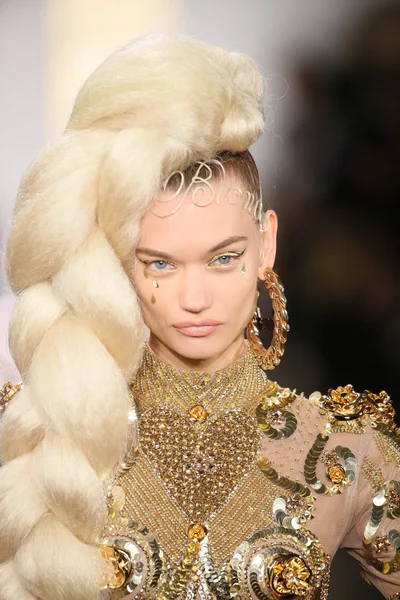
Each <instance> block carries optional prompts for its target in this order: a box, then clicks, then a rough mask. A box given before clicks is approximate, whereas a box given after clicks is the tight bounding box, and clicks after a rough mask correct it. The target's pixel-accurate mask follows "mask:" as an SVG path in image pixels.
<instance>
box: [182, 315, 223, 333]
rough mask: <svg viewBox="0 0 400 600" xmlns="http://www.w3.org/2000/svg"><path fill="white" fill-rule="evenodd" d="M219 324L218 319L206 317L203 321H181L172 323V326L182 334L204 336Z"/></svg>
mask: <svg viewBox="0 0 400 600" xmlns="http://www.w3.org/2000/svg"><path fill="white" fill-rule="evenodd" d="M219 325H222V323H221V322H220V321H214V320H210V319H207V320H205V321H197V322H196V321H182V322H180V323H174V325H173V327H174V328H175V329H177V330H178V331H179V332H180V333H182V334H183V335H187V336H189V337H205V336H207V335H210V334H211V333H213V332H214V331H215V330H216V329H217V327H218V326H219Z"/></svg>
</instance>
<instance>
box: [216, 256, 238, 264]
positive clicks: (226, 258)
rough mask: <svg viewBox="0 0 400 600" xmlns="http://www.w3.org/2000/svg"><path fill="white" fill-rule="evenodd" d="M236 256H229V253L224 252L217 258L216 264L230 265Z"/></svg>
mask: <svg viewBox="0 0 400 600" xmlns="http://www.w3.org/2000/svg"><path fill="white" fill-rule="evenodd" d="M234 258H235V257H234V256H229V255H228V254H224V255H223V256H218V258H216V259H215V264H217V265H229V264H230V263H231V262H232V261H233V259H234Z"/></svg>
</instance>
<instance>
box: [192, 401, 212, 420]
mask: <svg viewBox="0 0 400 600" xmlns="http://www.w3.org/2000/svg"><path fill="white" fill-rule="evenodd" d="M189 415H190V416H191V417H192V419H195V420H196V421H198V422H199V423H204V421H205V420H206V419H207V417H208V412H207V411H206V409H205V408H203V407H202V406H200V404H196V406H193V407H192V408H191V409H190V411H189Z"/></svg>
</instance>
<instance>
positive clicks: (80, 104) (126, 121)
mask: <svg viewBox="0 0 400 600" xmlns="http://www.w3.org/2000/svg"><path fill="white" fill-rule="evenodd" d="M263 92H264V80H263V77H262V75H261V72H260V70H259V69H258V67H257V65H256V64H255V63H254V61H253V60H252V59H250V58H249V57H248V56H246V55H243V54H239V53H234V52H232V53H230V52H227V51H226V50H223V49H222V48H220V47H218V46H213V45H209V44H205V43H204V42H201V41H199V40H197V39H195V38H192V37H189V36H186V35H177V36H147V37H144V38H140V39H139V40H137V41H135V42H133V43H132V44H129V45H128V46H126V47H124V48H122V49H120V50H118V51H117V52H115V53H114V54H112V55H111V56H110V57H109V58H108V59H107V60H106V61H105V62H104V63H103V64H101V65H100V66H99V67H98V69H97V70H96V71H95V72H94V73H93V74H92V75H91V76H90V77H89V78H88V80H87V81H86V83H85V84H84V85H83V87H82V89H81V90H80V92H79V94H78V96H77V99H76V102H75V106H74V109H73V112H72V115H71V118H70V121H69V123H68V126H67V129H82V128H89V127H91V126H93V125H94V124H100V123H99V122H101V125H102V126H103V127H105V128H108V129H113V130H120V129H123V128H127V127H130V128H132V127H133V128H135V127H142V128H143V127H148V128H150V129H153V130H157V131H158V132H160V133H161V134H163V135H165V136H167V137H171V138H174V139H175V140H177V141H179V142H180V143H182V144H184V145H185V146H186V147H187V148H188V150H189V154H192V155H193V156H195V155H196V154H200V155H202V156H207V155H212V154H214V153H216V152H219V151H221V150H232V151H244V150H246V149H247V147H248V146H249V145H250V144H252V143H253V142H255V141H256V140H257V139H258V137H259V136H260V135H261V133H262V131H263V126H264V119H263V111H262V103H263Z"/></svg>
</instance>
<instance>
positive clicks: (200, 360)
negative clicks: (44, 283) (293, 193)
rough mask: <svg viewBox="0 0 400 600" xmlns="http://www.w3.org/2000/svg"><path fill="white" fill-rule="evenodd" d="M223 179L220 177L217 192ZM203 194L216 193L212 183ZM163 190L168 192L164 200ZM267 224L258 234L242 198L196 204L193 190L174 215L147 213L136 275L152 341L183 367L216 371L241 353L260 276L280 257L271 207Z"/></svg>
mask: <svg viewBox="0 0 400 600" xmlns="http://www.w3.org/2000/svg"><path fill="white" fill-rule="evenodd" d="M226 184H228V185H229V186H231V187H232V188H234V187H236V186H237V181H235V180H234V179H233V178H232V176H229V175H228V176H227V181H226V182H225V186H226ZM218 186H219V183H218V182H217V181H216V182H214V191H215V192H218ZM205 193H206V194H210V199H211V194H212V192H211V190H208V191H206V192H205ZM165 195H167V196H168V195H170V192H168V191H167V192H161V193H160V196H159V197H158V199H159V200H162V199H163V196H164V197H165ZM202 201H204V202H206V201H207V197H206V196H202ZM266 223H267V225H266V231H265V232H264V233H260V231H259V226H258V224H257V223H256V222H255V220H254V219H253V218H252V217H251V216H250V214H249V213H248V212H247V211H246V210H245V209H244V208H243V202H242V201H240V202H239V201H238V202H237V203H235V204H230V203H228V202H226V201H225V202H222V203H221V204H218V203H217V202H215V201H213V202H210V204H209V205H207V206H197V205H196V204H194V203H193V202H192V199H191V197H190V194H189V195H188V197H187V198H186V199H185V201H184V202H183V204H182V206H181V207H180V208H179V210H177V212H176V213H174V214H171V215H169V216H167V217H165V218H160V217H158V216H156V215H155V214H153V212H151V210H150V211H149V212H148V213H147V214H146V215H145V217H144V219H143V222H142V228H141V235H140V239H139V242H138V245H137V249H136V262H135V272H134V276H133V281H134V285H135V287H136V290H137V294H138V297H139V302H140V305H141V309H142V314H143V318H144V321H145V323H146V325H147V326H148V327H149V329H150V340H149V343H150V346H151V348H152V349H153V350H154V352H155V353H156V354H157V355H158V356H159V357H160V358H163V359H164V360H167V361H168V362H170V363H172V364H175V365H176V366H178V367H180V368H185V367H186V368H194V369H199V370H203V371H207V370H210V371H212V370H216V369H217V368H222V367H224V366H226V365H227V364H229V363H230V362H232V361H233V360H235V358H236V357H237V356H239V355H240V354H241V352H242V350H243V344H244V329H245V327H246V325H247V324H248V322H249V321H250V319H251V317H252V314H253V312H254V309H255V304H256V286H257V278H258V277H259V278H262V277H263V273H264V270H265V268H266V267H268V266H269V267H272V266H273V262H274V258H275V243H276V230H277V219H276V215H275V213H274V212H273V211H268V213H267V219H266Z"/></svg>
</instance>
